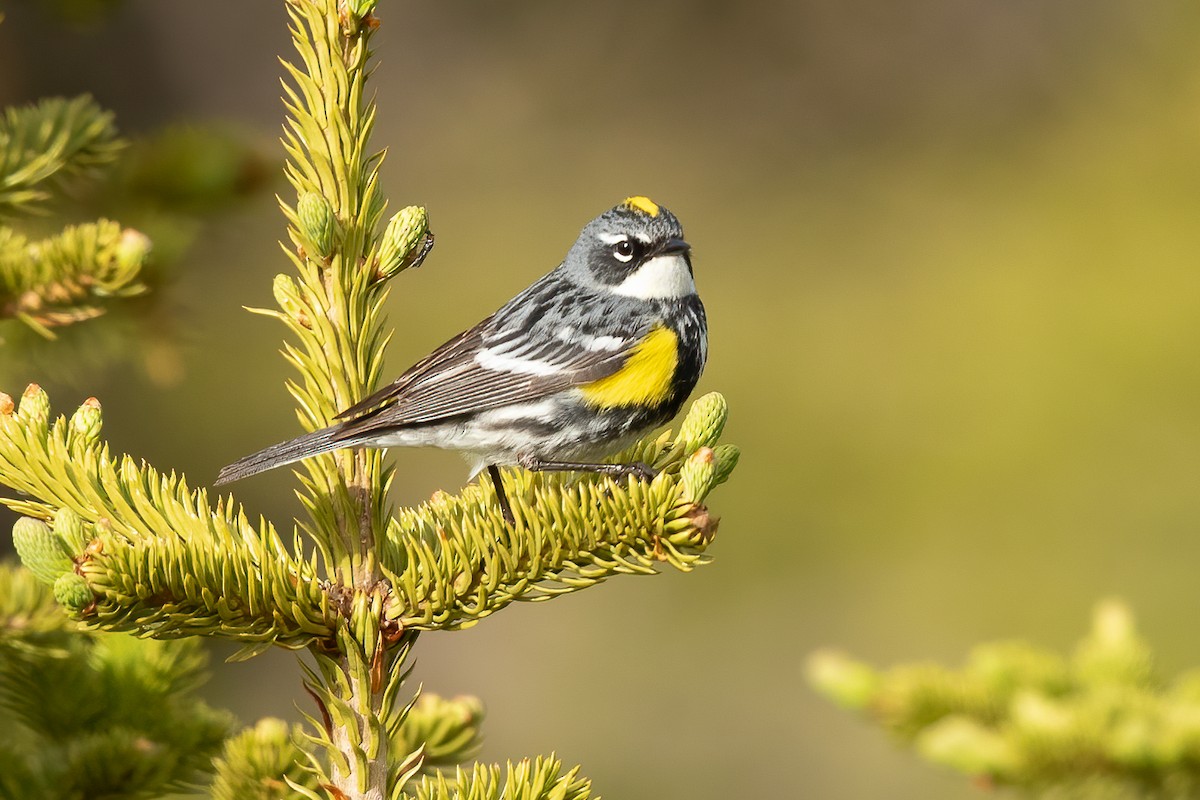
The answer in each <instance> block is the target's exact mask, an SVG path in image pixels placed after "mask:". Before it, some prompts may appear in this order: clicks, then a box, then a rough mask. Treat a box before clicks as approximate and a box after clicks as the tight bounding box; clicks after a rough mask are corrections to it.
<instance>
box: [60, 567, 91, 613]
mask: <svg viewBox="0 0 1200 800" xmlns="http://www.w3.org/2000/svg"><path fill="white" fill-rule="evenodd" d="M54 599H55V600H57V601H58V603H59V605H61V606H62V607H63V608H65V609H67V610H68V611H73V612H75V613H77V614H78V613H79V612H81V611H84V610H85V609H86V608H87V607H88V606H90V605H91V604H92V603H94V602H96V595H95V594H93V593H92V589H91V587H90V586H88V582H87V580H85V579H84V577H83V576H82V575H77V574H75V573H74V572H68V573H66V574H64V575H59V576H58V580H56V581H55V582H54Z"/></svg>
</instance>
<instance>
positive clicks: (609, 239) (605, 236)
mask: <svg viewBox="0 0 1200 800" xmlns="http://www.w3.org/2000/svg"><path fill="white" fill-rule="evenodd" d="M596 238H597V239H599V240H600V241H602V242H604V243H605V244H616V243H617V242H623V241H625V240H626V239H628V238H629V237H628V236H626V235H625V234H623V233H598V234H596Z"/></svg>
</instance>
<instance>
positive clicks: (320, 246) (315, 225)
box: [296, 192, 336, 258]
mask: <svg viewBox="0 0 1200 800" xmlns="http://www.w3.org/2000/svg"><path fill="white" fill-rule="evenodd" d="M296 218H297V219H298V220H299V221H300V233H301V234H302V235H303V236H304V238H305V239H306V240H307V243H308V246H309V255H313V256H316V257H318V258H327V257H328V256H329V254H330V253H331V252H333V231H334V225H335V224H336V221H335V220H334V218H333V208H332V207H331V206H330V205H329V201H328V200H326V199H325V198H324V197H322V196H321V195H319V194H317V193H316V192H305V193H304V194H302V195H300V200H299V202H297V203H296Z"/></svg>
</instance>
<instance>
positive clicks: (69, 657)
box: [0, 565, 231, 797]
mask: <svg viewBox="0 0 1200 800" xmlns="http://www.w3.org/2000/svg"><path fill="white" fill-rule="evenodd" d="M49 611H54V612H55V613H54V615H55V617H57V620H52V619H51V618H50V616H49V614H48V613H47V612H49ZM0 631H2V632H3V636H0V796H4V797H157V796H161V795H163V794H165V793H168V792H171V791H178V790H179V789H181V788H183V787H184V786H186V785H188V784H191V783H193V782H194V781H195V780H196V779H197V778H198V777H199V776H200V775H202V774H203V773H205V772H207V771H208V768H209V759H210V758H211V757H212V756H213V755H214V754H215V752H216V751H217V750H218V748H219V747H220V746H221V743H222V742H223V740H224V738H225V736H226V735H227V733H228V730H229V728H230V724H231V719H230V716H229V715H228V714H226V713H225V712H221V711H215V710H213V709H211V708H209V707H208V706H206V705H205V704H204V703H202V702H200V701H199V700H197V699H195V698H194V696H193V693H194V691H195V689H196V688H197V687H198V686H199V685H200V684H201V683H203V681H204V680H205V663H206V657H205V655H204V651H203V649H202V648H200V646H199V643H198V642H195V641H192V642H139V641H136V640H133V639H131V638H130V637H126V636H104V637H95V636H91V635H87V634H84V633H81V632H80V631H78V630H77V625H75V623H72V622H70V621H69V620H67V618H66V617H65V616H63V615H62V613H61V612H60V611H58V610H57V609H55V606H54V600H53V598H52V597H51V595H50V591H49V589H47V588H46V587H45V586H44V585H42V584H40V583H39V582H38V581H37V580H36V579H35V577H34V575H33V574H32V573H31V572H30V571H28V570H19V569H16V568H14V567H12V566H9V565H0Z"/></svg>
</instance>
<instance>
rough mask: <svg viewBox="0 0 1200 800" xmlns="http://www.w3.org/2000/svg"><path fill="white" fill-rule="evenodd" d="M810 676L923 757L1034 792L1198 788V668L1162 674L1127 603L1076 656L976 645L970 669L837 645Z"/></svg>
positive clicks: (1153, 793)
mask: <svg viewBox="0 0 1200 800" xmlns="http://www.w3.org/2000/svg"><path fill="white" fill-rule="evenodd" d="M808 677H809V682H810V683H811V684H812V685H813V686H814V687H815V688H816V689H817V690H818V691H820V692H821V693H822V694H824V695H826V696H827V697H829V698H830V699H832V700H833V701H834V702H836V703H838V704H839V705H842V706H845V707H847V708H851V709H856V710H859V711H862V712H864V713H866V714H867V715H868V716H869V717H870V718H871V719H873V720H874V721H875V722H877V723H878V724H879V725H880V726H881V727H883V728H884V729H885V730H887V731H888V732H889V733H890V734H892V735H893V736H894V737H896V738H897V739H898V740H899V741H900V742H902V743H904V744H905V745H908V746H911V747H912V748H913V749H914V750H916V752H917V753H918V754H919V755H921V756H922V757H923V758H925V759H927V760H929V761H932V762H934V763H937V764H941V765H943V766H947V767H950V768H951V769H954V770H957V771H959V772H962V773H965V774H967V775H969V776H971V777H973V778H974V779H975V780H976V781H977V782H979V783H981V784H984V785H989V786H990V785H995V786H1003V787H1012V788H1015V789H1017V790H1020V791H1021V792H1023V793H1025V794H1027V795H1029V796H1047V795H1051V794H1053V795H1054V796H1059V795H1061V796H1079V797H1111V798H1129V799H1130V800H1132V799H1133V798H1163V800H1166V799H1167V798H1176V797H1194V796H1196V795H1197V793H1200V671H1196V670H1192V671H1189V672H1185V673H1183V674H1182V675H1179V676H1178V677H1176V678H1175V679H1174V680H1173V681H1165V680H1163V679H1161V678H1160V677H1159V676H1158V675H1157V673H1156V671H1155V670H1154V667H1153V657H1152V655H1151V653H1150V649H1149V647H1148V646H1147V645H1146V643H1145V642H1144V641H1143V640H1142V639H1141V637H1139V636H1138V634H1137V631H1136V630H1135V627H1134V623H1133V617H1132V615H1131V614H1130V612H1129V610H1128V608H1126V607H1125V606H1124V605H1123V604H1122V603H1119V602H1116V601H1108V602H1105V603H1101V604H1100V605H1099V606H1098V607H1097V608H1096V611H1095V614H1094V616H1093V620H1092V630H1091V632H1090V634H1089V635H1088V636H1087V637H1086V638H1085V639H1084V640H1083V641H1082V642H1080V644H1079V645H1078V646H1077V647H1076V649H1075V652H1074V653H1073V654H1072V655H1070V656H1062V655H1059V654H1057V653H1054V652H1052V651H1050V650H1046V649H1044V648H1041V647H1037V646H1034V645H1031V644H1028V643H1025V642H995V643H990V644H984V645H980V646H978V647H976V648H975V649H974V650H973V651H972V652H971V654H970V655H969V656H968V658H967V662H966V664H965V665H964V666H963V668H962V669H959V670H953V669H949V668H947V667H942V666H939V665H935V664H917V665H902V666H898V667H894V668H892V669H890V670H885V671H880V670H876V669H875V668H873V667H871V666H869V665H867V664H864V663H862V662H860V661H857V660H856V659H853V658H851V657H849V656H846V655H844V654H841V653H838V652H836V651H822V652H819V653H816V654H814V655H813V656H812V658H811V659H810V660H809V665H808Z"/></svg>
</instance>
